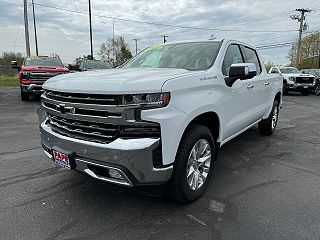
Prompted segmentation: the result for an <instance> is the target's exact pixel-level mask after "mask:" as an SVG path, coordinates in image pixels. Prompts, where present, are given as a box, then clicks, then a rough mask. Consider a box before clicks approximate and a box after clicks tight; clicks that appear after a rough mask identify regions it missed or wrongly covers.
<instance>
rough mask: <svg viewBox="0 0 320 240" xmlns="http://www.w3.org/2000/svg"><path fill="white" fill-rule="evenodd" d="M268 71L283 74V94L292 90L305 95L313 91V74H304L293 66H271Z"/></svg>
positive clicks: (314, 81)
mask: <svg viewBox="0 0 320 240" xmlns="http://www.w3.org/2000/svg"><path fill="white" fill-rule="evenodd" d="M269 73H277V74H280V75H281V76H283V94H287V93H288V92H289V91H293V92H300V93H301V94H302V95H305V96H306V95H309V94H310V93H312V92H313V89H314V86H315V84H316V80H315V77H314V76H313V75H311V74H304V73H302V72H300V71H299V70H298V69H297V68H295V67H272V68H271V69H270V70H269Z"/></svg>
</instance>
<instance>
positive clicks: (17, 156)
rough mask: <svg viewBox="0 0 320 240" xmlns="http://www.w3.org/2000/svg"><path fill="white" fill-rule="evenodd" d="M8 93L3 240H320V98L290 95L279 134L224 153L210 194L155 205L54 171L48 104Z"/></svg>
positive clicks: (2, 156)
mask: <svg viewBox="0 0 320 240" xmlns="http://www.w3.org/2000/svg"><path fill="white" fill-rule="evenodd" d="M19 97H20V96H19V92H18V89H3V88H2V89H0V239H11V240H12V239H24V240H25V239H33V240H36V239H41V240H43V239H184V240H185V239H227V240H233V239H245V240H249V239H252V240H257V239H268V240H269V239H290V240H294V239H299V240H301V239H320V202H319V196H320V97H317V96H311V95H310V96H306V97H305V96H301V95H299V94H296V95H293V94H292V95H290V96H285V97H284V104H283V109H282V111H281V114H280V122H279V125H278V129H277V131H276V133H275V135H273V136H271V137H261V136H260V135H259V134H258V131H257V129H256V128H252V129H250V130H248V131H247V132H245V133H243V134H242V135H240V136H239V137H237V138H236V139H234V140H232V141H231V142H229V143H228V144H226V145H225V146H223V148H222V151H221V154H220V156H219V161H218V162H217V163H216V168H215V171H214V177H213V179H212V181H211V184H210V186H209V189H208V191H207V193H206V194H205V196H204V197H203V198H201V199H200V200H199V201H197V202H195V203H193V204H190V205H186V206H183V205H180V204H178V203H175V202H173V201H171V200H169V199H167V198H164V197H146V196H142V195H140V194H135V193H133V192H131V191H127V190H126V189H124V188H119V187H116V186H113V185H110V184H106V183H103V182H99V181H96V180H94V179H91V178H89V177H87V176H85V175H82V174H79V173H77V172H74V171H68V170H64V169H61V168H59V167H57V166H56V165H54V163H53V162H51V161H50V160H49V159H47V157H46V156H45V154H44V153H43V151H42V149H41V146H40V140H39V131H38V109H39V105H40V103H39V101H38V100H35V101H30V102H21V101H20V99H19Z"/></svg>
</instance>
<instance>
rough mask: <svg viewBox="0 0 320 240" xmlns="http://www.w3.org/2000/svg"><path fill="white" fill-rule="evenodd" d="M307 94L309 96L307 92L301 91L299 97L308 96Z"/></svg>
mask: <svg viewBox="0 0 320 240" xmlns="http://www.w3.org/2000/svg"><path fill="white" fill-rule="evenodd" d="M309 94H310V93H309V92H307V91H302V92H301V95H302V96H308V95H309Z"/></svg>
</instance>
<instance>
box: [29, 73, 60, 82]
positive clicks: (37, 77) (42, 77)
mask: <svg viewBox="0 0 320 240" xmlns="http://www.w3.org/2000/svg"><path fill="white" fill-rule="evenodd" d="M59 74H60V73H47V72H31V73H30V75H29V80H31V81H43V82H44V81H47V80H48V79H49V78H52V77H55V76H57V75H59Z"/></svg>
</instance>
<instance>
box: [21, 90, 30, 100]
mask: <svg viewBox="0 0 320 240" xmlns="http://www.w3.org/2000/svg"><path fill="white" fill-rule="evenodd" d="M20 92H21V100H22V101H29V94H28V93H25V92H23V91H22V89H20Z"/></svg>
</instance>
